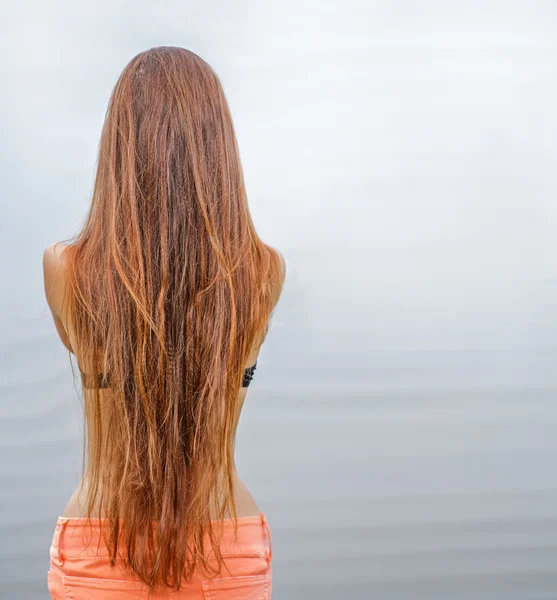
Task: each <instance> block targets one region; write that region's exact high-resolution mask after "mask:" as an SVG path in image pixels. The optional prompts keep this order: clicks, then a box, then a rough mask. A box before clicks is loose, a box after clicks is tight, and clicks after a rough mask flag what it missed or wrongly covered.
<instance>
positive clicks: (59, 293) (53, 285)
mask: <svg viewBox="0 0 557 600" xmlns="http://www.w3.org/2000/svg"><path fill="white" fill-rule="evenodd" d="M67 247H68V246H67V244H64V243H62V242H57V243H55V244H51V245H50V246H48V247H47V248H45V250H44V252H43V276H44V289H45V295H46V299H47V302H48V305H49V306H50V309H51V310H52V311H53V312H54V313H56V314H60V312H61V307H62V298H63V295H64V282H65V277H66V263H65V257H64V250H65V249H66V248H67Z"/></svg>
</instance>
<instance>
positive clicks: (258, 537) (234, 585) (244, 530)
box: [48, 513, 272, 600]
mask: <svg viewBox="0 0 557 600" xmlns="http://www.w3.org/2000/svg"><path fill="white" fill-rule="evenodd" d="M223 525H224V527H223V537H222V542H221V551H222V555H223V557H224V567H223V570H222V572H221V574H220V575H219V576H218V577H217V578H214V579H205V578H204V577H203V576H202V575H201V574H200V573H198V572H196V573H195V574H194V577H193V579H192V580H191V581H190V582H187V583H185V584H184V585H183V587H182V588H181V589H180V590H179V591H173V590H149V588H148V587H147V586H146V585H145V584H144V583H143V582H141V581H139V580H137V579H133V578H132V576H131V575H130V574H129V572H128V571H125V570H124V569H121V568H120V567H119V566H118V565H116V566H111V564H110V562H109V559H108V550H107V548H106V546H105V545H104V543H103V541H102V535H101V530H100V526H99V523H98V520H92V521H88V520H87V519H86V518H70V517H59V518H58V521H57V523H56V529H55V531H54V537H53V539H52V545H51V547H50V570H49V571H48V590H49V592H50V595H51V597H52V598H53V599H54V600H63V599H69V600H112V599H114V600H132V599H133V600H144V599H147V598H148V599H150V600H163V599H165V598H172V599H175V600H179V599H183V600H186V599H187V600H240V599H241V600H269V599H270V598H271V583H272V568H271V558H272V541H271V533H270V530H269V526H268V524H267V519H266V518H265V515H264V514H263V513H261V514H260V515H259V516H258V517H238V534H237V537H235V536H234V527H233V523H232V521H231V520H225V521H224V522H223Z"/></svg>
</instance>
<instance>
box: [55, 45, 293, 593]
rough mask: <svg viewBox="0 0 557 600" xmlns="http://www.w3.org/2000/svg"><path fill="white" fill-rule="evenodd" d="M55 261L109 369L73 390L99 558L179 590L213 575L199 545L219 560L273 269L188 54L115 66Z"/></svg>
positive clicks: (214, 99)
mask: <svg viewBox="0 0 557 600" xmlns="http://www.w3.org/2000/svg"><path fill="white" fill-rule="evenodd" d="M65 263H66V265H67V279H66V295H65V300H66V301H65V308H64V313H65V314H66V315H68V317H67V318H68V320H69V321H70V322H71V325H72V329H73V331H74V332H75V335H76V338H77V348H74V351H75V354H76V356H77V357H78V358H79V362H80V367H82V368H83V369H84V370H86V371H87V372H88V373H93V374H96V373H105V374H108V376H109V380H110V389H109V391H108V392H105V391H104V390H99V389H96V390H88V391H87V392H86V393H85V394H84V404H85V417H86V418H85V423H86V460H85V477H84V479H86V480H87V482H88V487H87V494H86V495H87V497H86V505H87V511H88V515H89V516H90V517H91V515H92V514H93V512H94V511H96V510H97V507H100V509H99V510H100V513H99V514H102V515H103V516H104V517H105V518H106V519H107V522H108V529H107V544H108V547H109V550H110V555H111V558H112V559H113V560H115V559H116V557H117V556H120V555H121V556H123V557H124V559H125V560H126V562H127V564H128V565H129V567H130V568H131V570H132V571H133V572H134V573H135V574H136V575H137V577H139V578H140V579H141V580H142V581H144V582H145V583H147V584H148V585H149V586H158V585H163V586H169V587H173V588H175V589H177V588H178V587H179V586H180V584H181V583H182V582H183V581H184V579H185V580H189V579H191V576H192V574H193V572H194V571H195V569H201V570H202V571H203V570H205V571H209V570H211V568H210V565H209V561H208V558H207V557H208V552H209V551H210V550H211V551H212V552H214V553H215V556H216V562H217V568H218V570H220V569H221V567H222V564H223V558H222V555H221V553H220V548H219V539H220V532H219V528H218V519H225V518H233V519H235V517H236V506H235V503H234V485H233V475H234V438H235V432H236V426H237V422H238V416H239V409H240V407H239V406H238V404H239V401H238V394H239V390H240V388H241V382H242V376H243V371H244V368H245V367H246V362H247V360H248V358H249V355H250V353H251V352H252V351H253V350H254V348H255V347H257V346H258V345H260V344H261V343H262V342H263V340H264V338H265V336H266V335H267V332H268V327H269V319H270V317H271V314H272V311H273V308H274V305H275V303H276V300H277V289H278V288H280V284H281V282H282V280H283V277H284V266H283V262H282V260H281V257H280V254H279V253H278V252H277V251H275V250H274V249H273V248H271V247H270V246H268V245H266V244H265V243H263V242H262V241H261V239H260V238H259V237H258V235H257V233H256V231H255V228H254V225H253V222H252V219H251V216H250V212H249V209H248V203H247V199H246V192H245V187H244V181H243V175H242V168H241V164H240V158H239V153H238V148H237V143H236V138H235V134H234V128H233V125H232V120H231V117H230V114H229V109H228V106H227V102H226V99H225V96H224V93H223V90H222V87H221V84H220V82H219V79H218V77H217V76H216V74H215V73H214V72H213V70H212V69H211V68H210V67H209V65H208V64H207V63H206V62H205V61H204V60H202V59H201V58H200V57H199V56H197V55H196V54H194V53H192V52H190V51H188V50H185V49H183V48H175V47H159V48H153V49H151V50H148V51H145V52H142V53H141V54H139V55H138V56H136V57H135V58H134V59H133V60H132V61H131V62H130V63H129V64H128V65H127V66H126V68H125V69H124V71H123V72H122V74H121V76H120V78H119V79H118V82H117V84H116V86H115V88H114V91H113V93H112V96H111V99H110V103H109V107H108V111H107V114H106V119H105V123H104V127H103V131H102V136H101V141H100V147H99V157H98V168H97V174H96V180H95V186H94V190H93V196H92V202H91V207H90V211H89V213H88V216H87V219H86V221H85V223H84V226H83V228H82V229H81V230H80V232H79V233H78V234H77V235H76V236H75V238H74V239H73V241H72V243H71V244H70V245H69V246H68V247H67V249H66V250H65ZM212 518H213V519H215V518H216V519H217V520H215V521H212ZM213 570H214V569H213Z"/></svg>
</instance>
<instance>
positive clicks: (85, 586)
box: [62, 575, 149, 600]
mask: <svg viewBox="0 0 557 600" xmlns="http://www.w3.org/2000/svg"><path fill="white" fill-rule="evenodd" d="M62 581H63V584H64V598H67V599H68V600H108V599H109V598H110V600H112V599H114V600H144V599H145V598H147V593H148V592H149V588H148V587H147V586H146V585H145V584H144V583H142V582H141V581H124V580H120V579H95V578H94V577H73V576H69V575H64V577H62Z"/></svg>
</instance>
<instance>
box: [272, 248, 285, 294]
mask: <svg viewBox="0 0 557 600" xmlns="http://www.w3.org/2000/svg"><path fill="white" fill-rule="evenodd" d="M273 250H274V251H275V252H276V254H277V256H278V258H279V260H280V267H281V273H280V277H279V278H278V280H277V286H276V291H275V297H274V302H273V304H274V305H276V304H277V303H278V301H279V299H280V296H281V294H282V289H283V287H284V281H285V279H286V260H285V258H284V255H283V254H282V252H281V251H280V250H277V249H276V248H273Z"/></svg>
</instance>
